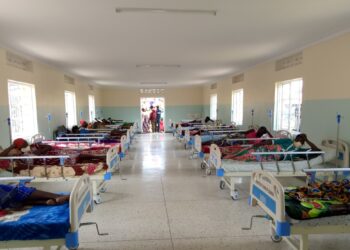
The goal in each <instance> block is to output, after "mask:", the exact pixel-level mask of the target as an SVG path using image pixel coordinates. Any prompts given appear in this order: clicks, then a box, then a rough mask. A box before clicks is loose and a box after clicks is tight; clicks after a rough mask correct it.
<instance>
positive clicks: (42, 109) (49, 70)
mask: <svg viewBox="0 0 350 250" xmlns="http://www.w3.org/2000/svg"><path fill="white" fill-rule="evenodd" d="M32 61H33V60H32ZM64 74H65V73H64V72H62V71H60V70H57V69H55V68H53V67H51V66H48V65H46V64H43V63H39V62H36V61H33V71H24V70H21V69H18V68H15V67H13V66H9V65H8V64H7V61H6V50H4V49H0V117H1V119H0V126H1V133H0V145H2V146H7V145H8V144H9V133H8V126H7V122H6V118H7V117H8V116H9V108H8V95H7V91H8V90H7V81H8V79H11V80H15V81H20V82H26V83H31V84H34V85H35V92H36V103H37V115H38V129H39V133H42V134H44V135H45V136H47V137H49V138H50V137H51V135H52V133H50V132H51V131H52V130H54V129H55V128H56V127H57V126H58V125H64V124H65V115H64V114H65V105H64V91H65V90H70V91H74V92H75V95H76V103H77V119H78V120H79V119H80V112H81V111H82V112H83V118H84V119H88V95H89V94H92V95H94V96H95V102H96V106H98V105H99V104H100V100H101V98H100V88H99V87H96V86H94V89H93V90H90V88H89V83H88V82H86V81H84V80H82V79H79V78H75V84H74V85H70V84H66V83H64ZM48 113H50V114H51V115H52V118H53V119H52V122H51V125H50V126H49V123H48V120H47V118H46V117H47V115H48ZM49 127H50V129H49Z"/></svg>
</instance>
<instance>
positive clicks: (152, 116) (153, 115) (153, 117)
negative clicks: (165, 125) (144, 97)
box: [149, 106, 157, 132]
mask: <svg viewBox="0 0 350 250" xmlns="http://www.w3.org/2000/svg"><path fill="white" fill-rule="evenodd" d="M151 110H152V111H151V113H150V115H149V120H150V121H151V124H152V132H156V120H157V112H156V110H155V109H154V107H153V106H151Z"/></svg>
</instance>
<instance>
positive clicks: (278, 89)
mask: <svg viewBox="0 0 350 250" xmlns="http://www.w3.org/2000/svg"><path fill="white" fill-rule="evenodd" d="M298 81H299V82H300V84H301V86H298V88H299V90H298V92H297V93H298V94H294V95H293V93H295V91H294V92H293V91H292V90H291V89H292V84H293V83H296V82H298ZM283 86H288V87H289V90H288V91H289V93H287V96H288V98H287V99H286V98H284V97H283V94H284V92H283V91H284V90H283ZM303 86H304V81H303V78H302V77H299V78H294V79H289V80H285V81H280V82H276V85H275V104H274V124H273V128H274V130H275V131H278V130H288V131H290V132H297V131H300V127H301V106H302V103H303ZM298 95H299V96H298ZM293 100H298V101H299V103H295V101H294V103H293ZM286 102H287V105H289V107H288V108H287V109H288V110H287V112H285V108H284V107H283V105H286V104H285V103H286ZM293 105H298V106H299V107H296V108H295V109H294V113H293V110H292V109H293ZM296 114H297V115H298V117H296V118H295V121H294V123H295V124H294V125H291V123H292V119H291V117H292V116H293V115H294V116H296ZM285 116H287V117H288V118H287V120H288V125H287V126H286V127H284V126H283V117H285Z"/></svg>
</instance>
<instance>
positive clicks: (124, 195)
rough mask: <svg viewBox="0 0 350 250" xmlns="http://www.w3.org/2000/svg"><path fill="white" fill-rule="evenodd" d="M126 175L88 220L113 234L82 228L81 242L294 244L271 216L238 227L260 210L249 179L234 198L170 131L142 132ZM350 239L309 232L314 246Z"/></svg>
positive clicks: (336, 245) (341, 244) (340, 244)
mask: <svg viewBox="0 0 350 250" xmlns="http://www.w3.org/2000/svg"><path fill="white" fill-rule="evenodd" d="M122 175H123V178H126V180H122V179H121V177H120V176H113V179H112V181H110V182H109V183H108V185H107V187H108V190H107V193H105V194H103V200H104V201H103V203H102V204H99V205H97V206H96V207H95V210H94V212H93V213H92V214H87V215H86V216H85V217H84V219H83V220H84V221H95V222H97V223H98V224H99V227H100V230H101V231H102V232H107V233H109V235H108V236H97V234H96V231H95V228H94V227H83V228H81V230H80V232H81V234H80V241H81V244H80V249H142V250H147V249H150V250H151V249H152V250H153V249H169V250H172V249H176V250H180V249H204V250H209V249H245V250H250V249H290V248H289V246H288V245H287V243H286V242H284V241H282V242H281V243H273V242H272V241H271V240H270V235H269V234H270V228H269V223H268V222H267V221H264V220H257V221H256V222H255V223H254V227H253V230H251V231H243V230H241V227H244V226H247V224H248V222H249V219H250V216H251V215H253V214H262V211H261V210H259V209H258V208H251V207H249V206H248V204H247V197H248V184H247V181H248V180H247V181H246V182H245V183H243V184H242V185H240V186H239V188H240V190H239V191H240V196H241V197H240V200H236V201H233V200H232V199H231V197H230V196H229V192H228V190H220V189H219V186H218V185H219V180H218V177H216V176H208V177H206V176H204V172H203V170H201V169H200V167H199V160H190V159H189V151H185V150H184V147H183V145H182V144H180V143H179V142H178V141H176V140H175V139H174V137H172V136H171V135H169V134H166V135H165V134H153V135H151V134H147V135H137V136H136V137H135V139H134V141H133V143H132V146H131V149H130V152H129V155H128V159H127V160H125V161H123V162H122ZM55 188H57V186H56V187H55ZM61 189H62V188H61ZM349 244H350V240H349V239H348V237H347V235H341V236H331V235H329V236H328V235H327V236H315V237H311V249H318V250H319V249H348V245H349Z"/></svg>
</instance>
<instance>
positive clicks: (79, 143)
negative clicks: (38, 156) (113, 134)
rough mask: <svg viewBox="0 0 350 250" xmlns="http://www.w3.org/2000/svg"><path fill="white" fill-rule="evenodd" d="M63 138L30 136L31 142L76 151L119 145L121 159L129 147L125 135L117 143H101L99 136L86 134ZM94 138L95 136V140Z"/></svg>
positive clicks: (39, 135)
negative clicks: (51, 138) (49, 138)
mask: <svg viewBox="0 0 350 250" xmlns="http://www.w3.org/2000/svg"><path fill="white" fill-rule="evenodd" d="M83 135H84V134H83ZM59 138H60V137H59ZM63 138H64V139H65V140H64V141H59V140H58V141H57V140H55V141H54V140H46V139H45V137H44V136H43V135H41V134H36V135H34V136H33V137H32V138H31V143H43V144H47V145H50V146H52V147H54V148H59V149H67V150H78V151H82V150H89V149H94V148H101V147H102V148H106V149H108V148H110V147H111V146H115V145H117V146H119V145H120V150H118V152H119V156H120V158H121V159H123V158H124V157H125V155H126V152H127V149H128V147H129V145H128V141H127V136H126V135H123V136H121V138H120V142H119V143H114V142H111V143H109V142H108V143H104V142H102V143H101V142H100V141H99V140H100V139H101V138H100V137H86V136H85V137H84V136H73V137H70V136H66V137H63ZM86 138H88V140H87V141H86V140H85V139H86ZM95 138H97V141H96V139H95Z"/></svg>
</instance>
